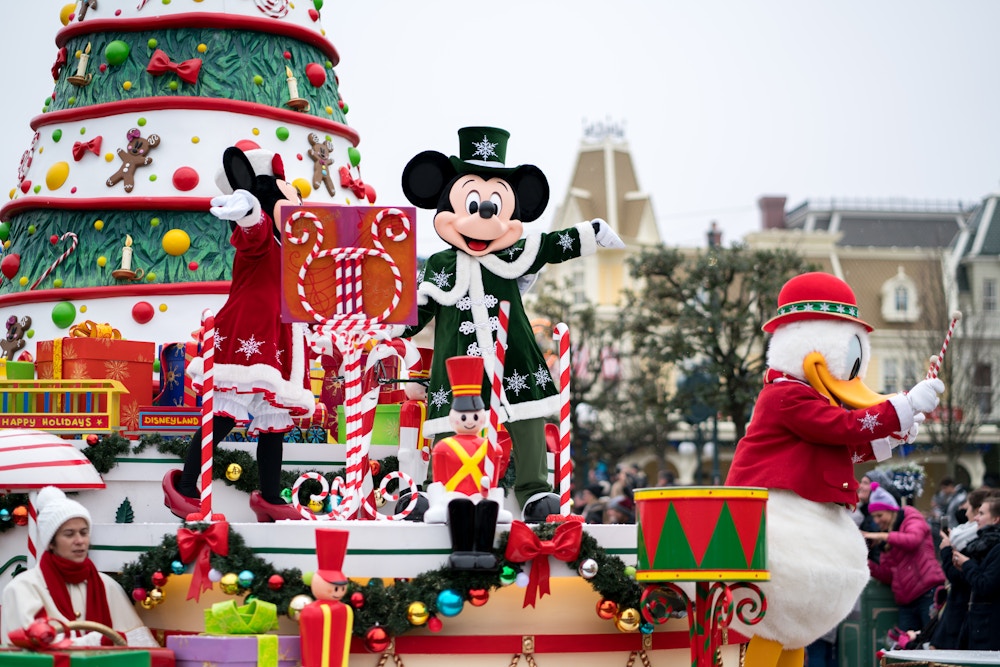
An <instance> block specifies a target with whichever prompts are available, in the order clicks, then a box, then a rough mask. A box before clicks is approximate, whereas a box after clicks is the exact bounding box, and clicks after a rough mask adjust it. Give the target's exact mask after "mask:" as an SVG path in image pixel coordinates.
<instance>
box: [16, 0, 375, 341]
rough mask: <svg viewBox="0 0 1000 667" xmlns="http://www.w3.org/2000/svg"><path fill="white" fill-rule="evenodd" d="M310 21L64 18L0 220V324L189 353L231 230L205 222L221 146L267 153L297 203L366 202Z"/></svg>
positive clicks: (121, 11)
mask: <svg viewBox="0 0 1000 667" xmlns="http://www.w3.org/2000/svg"><path fill="white" fill-rule="evenodd" d="M317 7H322V2H321V0H317V1H316V2H315V3H314V2H308V1H304V2H297V3H292V2H289V1H288V0H243V1H235V0H200V1H199V0H176V1H174V2H159V1H155V0H154V1H148V0H138V1H137V0H102V1H101V2H100V3H91V2H81V3H78V4H76V5H67V6H66V7H65V8H64V9H63V10H62V14H61V17H60V18H61V19H62V21H63V23H64V27H63V28H62V29H61V30H60V31H59V33H58V34H57V37H56V52H55V53H54V54H53V60H54V64H53V65H52V70H51V74H52V76H53V77H54V79H55V86H54V89H53V92H52V95H51V97H50V98H48V99H47V100H46V102H45V106H44V109H43V110H42V113H41V114H39V115H38V116H36V117H35V118H34V119H33V120H32V122H31V127H32V129H33V130H34V131H35V134H34V137H33V139H32V141H31V144H30V145H29V146H28V147H27V149H26V150H25V152H24V155H23V157H22V158H21V162H20V165H19V167H18V172H17V176H18V180H17V182H16V183H15V184H14V186H13V187H12V188H11V190H10V201H8V202H7V203H6V204H5V205H4V206H3V208H2V209H0V220H3V224H4V227H3V228H2V233H0V238H2V239H3V241H4V256H3V259H2V272H3V280H2V284H0V315H2V316H3V319H4V320H6V319H7V318H8V317H10V316H16V317H17V318H18V319H21V318H23V317H30V321H31V329H32V334H33V336H32V338H33V339H34V340H36V341H37V340H52V339H54V338H58V337H59V336H61V335H65V333H66V330H67V329H68V328H69V327H70V326H72V325H73V324H78V323H81V322H85V321H93V322H98V323H110V324H111V325H112V326H113V327H114V328H116V329H118V330H119V331H120V333H121V335H122V337H123V338H125V339H129V340H146V341H154V342H157V343H162V342H170V341H185V340H188V339H189V338H190V333H191V331H192V330H193V329H195V328H197V327H198V325H199V322H200V320H199V314H200V313H201V311H202V309H204V308H210V309H214V310H217V309H218V307H220V306H221V305H222V303H223V302H224V301H225V297H226V293H227V290H228V280H229V278H230V273H231V265H232V259H233V252H232V248H231V246H230V245H229V243H228V238H229V229H228V227H227V225H226V224H225V223H224V222H220V221H219V220H218V219H217V218H214V217H213V216H212V215H210V214H209V212H208V208H209V201H210V199H211V198H212V197H213V196H215V195H217V194H219V193H220V190H219V186H218V185H217V183H216V174H217V172H218V171H219V170H220V168H221V156H222V153H223V151H224V150H225V149H226V148H227V147H229V146H233V145H237V146H240V147H242V148H244V149H252V148H257V147H259V148H263V149H266V150H269V151H272V152H276V153H279V154H280V155H281V156H282V157H283V159H284V165H285V170H286V177H287V180H289V181H292V182H294V183H295V185H296V186H298V188H299V190H300V191H301V192H302V195H303V198H308V199H309V201H310V202H317V203H323V202H329V203H333V202H335V203H338V204H347V205H350V204H355V203H358V202H364V203H368V202H369V201H371V200H374V196H375V195H374V190H373V189H372V188H371V186H367V185H366V184H364V183H363V181H362V180H361V178H360V170H359V166H358V165H359V162H360V153H359V152H358V149H357V148H356V146H357V144H358V141H359V137H358V134H357V132H355V131H354V130H353V129H351V128H350V127H348V125H347V124H346V117H345V115H346V112H347V110H348V107H347V105H346V104H345V103H344V100H343V99H342V97H341V95H340V91H339V84H338V80H337V75H336V70H335V69H334V68H335V67H336V65H337V64H338V62H339V55H338V53H337V51H336V49H335V48H334V46H333V45H332V44H331V43H330V41H329V40H328V39H327V38H326V37H325V33H324V31H323V28H322V25H321V23H320V15H319V9H317ZM47 74H48V73H43V72H38V73H36V75H37V76H45V75H47ZM27 349H28V351H29V352H32V353H33V352H34V350H33V349H32V346H31V344H30V341H29V347H28V348H27Z"/></svg>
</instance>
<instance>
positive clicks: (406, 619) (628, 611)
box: [118, 523, 652, 640]
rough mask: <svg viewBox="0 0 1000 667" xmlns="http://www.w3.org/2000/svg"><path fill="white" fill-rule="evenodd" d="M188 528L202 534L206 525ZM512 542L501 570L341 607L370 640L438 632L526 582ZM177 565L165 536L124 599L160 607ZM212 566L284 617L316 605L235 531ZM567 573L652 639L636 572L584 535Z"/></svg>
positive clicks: (125, 578)
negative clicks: (495, 593)
mask: <svg viewBox="0 0 1000 667" xmlns="http://www.w3.org/2000/svg"><path fill="white" fill-rule="evenodd" d="M558 525H559V524H551V523H546V524H539V525H537V526H533V527H532V530H533V532H534V533H535V535H536V536H537V537H538V538H539V539H540V540H550V539H552V537H553V535H554V533H555V531H556V528H557V527H558ZM188 527H189V528H190V529H192V530H195V531H201V530H204V529H205V528H206V527H207V524H191V525H189V526H188ZM508 538H509V533H506V532H505V533H503V534H502V535H501V536H500V539H499V546H498V547H497V549H496V550H494V552H493V553H494V555H495V556H496V557H497V560H498V562H499V567H498V568H497V570H496V571H495V572H460V571H455V570H452V569H450V568H448V567H442V568H439V569H436V570H431V571H428V572H423V573H421V574H419V575H417V576H416V577H413V578H412V579H396V580H395V581H394V582H393V583H392V584H391V585H385V583H384V582H383V580H382V579H379V578H373V579H371V580H369V582H368V584H367V585H364V586H363V585H361V584H358V583H357V582H355V581H350V582H349V584H348V589H347V594H346V595H345V596H344V599H343V601H344V602H345V603H347V604H350V605H351V606H352V607H353V609H354V634H355V635H357V636H359V637H363V638H366V640H367V639H370V638H371V632H372V630H373V629H380V632H384V633H386V634H388V635H389V636H399V635H401V634H403V633H405V632H407V631H409V630H412V629H413V628H415V627H418V626H420V625H424V624H427V625H428V627H429V628H430V629H431V630H432V631H435V630H437V629H440V627H441V617H448V616H454V615H455V614H456V613H458V612H459V611H460V610H461V609H462V607H463V606H464V604H465V603H466V602H468V603H469V604H472V605H473V606H482V605H483V604H485V603H486V602H487V601H488V599H489V593H490V591H492V590H495V589H497V588H501V587H503V586H509V585H511V584H513V583H515V582H518V581H519V579H520V578H521V577H526V575H524V574H522V573H521V568H522V566H523V563H515V562H511V561H508V560H506V558H505V556H504V554H505V552H506V547H507V540H508ZM180 558H181V557H180V552H179V550H178V546H177V537H176V536H175V535H165V536H164V538H163V542H162V543H161V544H160V546H158V547H155V548H153V549H151V550H150V551H148V552H147V553H145V554H143V555H142V556H140V557H139V559H138V560H137V561H135V562H133V563H130V564H127V565H125V566H124V567H123V568H122V571H121V572H120V573H119V575H118V581H119V583H121V585H122V587H123V588H124V589H125V590H126V591H132V596H133V598H135V599H136V600H137V601H139V602H140V603H141V604H142V606H143V607H146V608H150V607H151V606H153V605H155V604H156V603H157V602H158V601H160V600H162V595H163V594H162V591H161V590H160V587H161V586H162V585H163V584H164V583H165V581H166V579H167V578H168V577H169V575H170V574H181V573H183V572H184V571H185V570H187V569H189V567H190V563H182V562H181V560H180ZM210 563H211V567H212V570H213V573H212V575H211V576H210V578H211V579H213V580H215V581H219V583H220V586H221V588H222V590H223V592H225V593H228V594H233V595H246V596H247V597H246V600H250V599H253V598H257V599H260V600H264V601H266V602H271V603H273V604H274V605H275V606H276V607H277V608H278V611H279V613H283V614H289V616H291V617H293V618H295V617H296V613H297V611H298V610H300V609H301V606H302V605H304V604H305V603H307V602H309V601H311V597H309V593H310V591H309V588H308V587H307V586H306V584H305V581H306V580H308V579H309V576H311V575H308V574H307V575H306V576H305V577H303V574H302V572H301V571H300V570H298V569H296V568H291V569H283V570H279V569H276V568H275V567H274V566H273V565H272V564H271V563H269V562H267V561H266V560H264V559H262V558H260V557H258V556H257V555H255V554H254V553H253V551H252V550H251V549H250V548H248V547H247V546H246V543H245V542H244V540H243V538H242V537H241V536H240V535H239V533H237V532H235V531H234V530H233V529H232V528H231V527H230V528H229V553H228V555H226V556H220V555H218V554H215V553H213V554H212V555H211V558H210ZM568 565H569V567H571V568H573V569H576V570H577V571H578V572H580V573H581V576H584V577H585V578H587V579H588V580H589V582H590V584H591V586H592V587H593V589H594V591H595V592H597V593H598V594H599V595H600V596H601V600H600V602H599V603H598V605H597V613H598V615H600V616H601V617H602V618H605V619H614V620H615V623H616V625H617V626H618V628H619V629H621V630H622V631H634V630H636V629H639V630H642V631H643V632H651V631H652V627H651V626H648V625H647V624H642V625H640V624H639V614H638V611H637V610H638V609H639V605H640V598H641V596H642V591H643V588H642V586H641V585H640V584H638V583H637V582H636V581H635V579H634V576H635V569H634V568H632V567H626V565H625V564H624V562H623V561H622V560H621V559H620V558H618V557H617V556H613V555H609V554H608V553H607V552H606V551H605V550H604V549H603V548H602V547H601V546H600V545H599V544H598V543H597V540H595V539H594V538H593V537H592V536H591V535H589V534H587V533H586V532H584V533H583V535H582V538H581V541H580V552H579V554H578V555H577V557H576V559H574V560H572V561H568ZM519 575H520V576H519ZM299 596H304V597H299Z"/></svg>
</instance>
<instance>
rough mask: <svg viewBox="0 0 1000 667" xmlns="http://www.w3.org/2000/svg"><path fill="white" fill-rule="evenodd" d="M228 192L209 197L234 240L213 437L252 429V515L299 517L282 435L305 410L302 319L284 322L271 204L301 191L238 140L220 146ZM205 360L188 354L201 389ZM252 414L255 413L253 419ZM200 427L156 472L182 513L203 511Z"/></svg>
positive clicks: (272, 162) (220, 332)
mask: <svg viewBox="0 0 1000 667" xmlns="http://www.w3.org/2000/svg"><path fill="white" fill-rule="evenodd" d="M222 164H223V168H224V172H225V174H224V180H223V179H222V178H219V179H217V182H218V184H219V187H220V188H221V189H222V190H223V192H225V193H226V194H224V195H221V196H219V197H215V198H214V199H213V200H212V209H211V212H212V215H214V216H216V217H218V218H220V219H222V220H229V221H230V226H231V227H232V228H233V233H232V237H231V238H230V243H232V244H233V246H234V247H235V248H236V258H235V259H234V261H233V280H232V283H231V285H230V288H229V298H228V300H227V301H226V303H225V305H224V306H222V308H221V309H220V310H219V312H218V314H217V315H216V316H215V329H216V335H215V353H214V354H215V366H214V374H215V376H214V377H215V397H214V401H215V418H214V420H213V422H214V427H213V430H214V433H213V437H212V441H213V446H214V445H218V444H219V443H220V442H221V441H222V440H223V439H224V438H225V437H226V436H227V435H228V434H229V432H230V431H232V429H233V428H234V427H235V426H236V424H237V423H246V422H249V424H248V425H247V433H248V434H250V435H257V462H258V470H259V475H260V479H259V481H260V491H254V492H253V493H251V494H250V508H251V509H252V510H253V512H254V514H256V516H257V520H258V521H262V522H264V521H274V520H275V519H301V518H302V517H301V515H300V514H299V513H298V512H296V511H295V510H294V508H292V506H291V505H288V504H286V503H285V502H284V500H283V499H282V498H281V461H282V457H283V451H282V449H283V444H284V434H285V433H286V432H287V431H289V430H291V428H292V426H293V424H292V417H299V416H303V415H309V414H312V411H313V410H314V409H315V406H316V402H315V398H314V397H313V394H312V391H311V390H310V387H309V372H308V364H309V359H308V349H307V345H306V338H305V328H304V326H303V325H301V324H294V325H293V324H289V323H284V322H282V321H281V295H280V289H281V241H280V239H281V233H280V230H279V229H278V228H277V227H276V225H275V222H274V221H275V220H276V219H277V210H278V206H279V205H281V204H282V203H286V204H288V203H290V204H301V203H302V200H301V198H300V196H299V193H298V190H297V189H296V188H295V186H293V185H292V184H291V183H288V182H287V181H285V180H284V169H283V165H282V162H281V157H280V156H279V155H276V154H274V153H270V152H269V151H264V150H261V149H254V150H248V151H247V152H246V153H244V152H243V151H242V150H241V149H239V148H236V147H231V148H227V149H226V151H225V153H224V154H223V158H222ZM203 371H204V363H203V360H202V358H201V357H197V358H195V359H194V360H193V361H192V363H191V365H190V367H189V368H188V374H189V375H190V376H191V378H192V380H193V381H194V384H195V387H196V388H199V387H200V385H201V382H202V380H203V374H204V373H203ZM250 415H253V420H252V421H251V420H250ZM200 472H201V430H200V429H199V430H198V431H197V432H195V434H194V436H193V437H192V438H191V443H190V445H189V446H188V451H187V456H186V457H185V460H184V470H183V471H180V470H171V471H170V472H168V473H167V475H166V476H165V477H164V478H163V491H164V497H165V500H164V502H165V504H166V505H167V507H168V508H170V511H171V512H173V513H174V514H175V515H177V516H179V517H181V518H185V517H186V516H187V515H188V514H193V513H197V512H198V511H199V510H200V502H199V500H198V496H199V493H198V488H197V486H196V484H197V481H198V478H199V475H200Z"/></svg>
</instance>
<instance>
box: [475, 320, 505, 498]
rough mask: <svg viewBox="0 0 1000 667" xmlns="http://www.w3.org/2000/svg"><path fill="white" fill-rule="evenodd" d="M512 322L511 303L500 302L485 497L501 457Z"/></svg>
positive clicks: (483, 490)
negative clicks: (501, 436) (508, 341)
mask: <svg viewBox="0 0 1000 667" xmlns="http://www.w3.org/2000/svg"><path fill="white" fill-rule="evenodd" d="M509 322H510V301H501V302H500V328H499V329H497V341H496V348H495V350H494V352H495V354H494V357H493V374H492V375H493V377H492V382H491V383H490V389H491V390H490V419H489V427H488V429H487V431H486V437H487V439H488V440H489V446H490V452H491V454H490V455H488V456H487V457H486V460H485V461H484V466H483V472H485V473H486V474H485V475H483V482H482V492H483V496H486V494H487V493H488V492H489V490H490V487H491V486H493V476H494V475H496V461H495V460H494V456H497V455H499V452H500V442H499V430H500V409H501V408H502V407H503V405H502V396H503V366H504V360H505V359H506V357H507V329H508V326H509Z"/></svg>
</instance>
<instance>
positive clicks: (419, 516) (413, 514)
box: [396, 488, 430, 521]
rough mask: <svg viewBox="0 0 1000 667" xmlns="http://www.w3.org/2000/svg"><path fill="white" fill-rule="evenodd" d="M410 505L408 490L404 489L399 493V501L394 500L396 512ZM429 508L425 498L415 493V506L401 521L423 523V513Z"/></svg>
mask: <svg viewBox="0 0 1000 667" xmlns="http://www.w3.org/2000/svg"><path fill="white" fill-rule="evenodd" d="M409 504H410V489H409V488H405V489H403V490H402V491H400V492H399V499H398V500H396V511H397V512H399V511H400V510H402V509H403V508H404V507H406V506H407V505H409ZM429 507H430V503H429V502H428V501H427V496H425V495H424V494H422V493H420V492H419V491H418V492H417V504H416V505H414V506H413V510H411V511H410V513H409V514H407V515H406V516H405V517H403V521H423V520H424V512H426V511H427V509H428V508H429Z"/></svg>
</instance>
